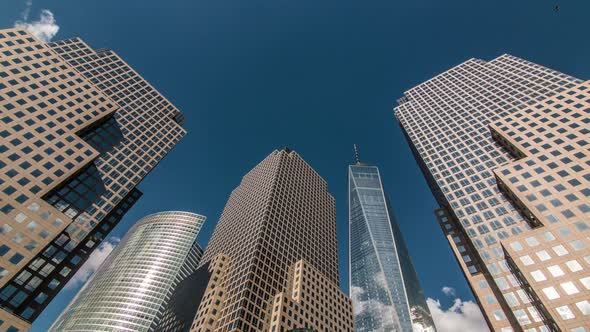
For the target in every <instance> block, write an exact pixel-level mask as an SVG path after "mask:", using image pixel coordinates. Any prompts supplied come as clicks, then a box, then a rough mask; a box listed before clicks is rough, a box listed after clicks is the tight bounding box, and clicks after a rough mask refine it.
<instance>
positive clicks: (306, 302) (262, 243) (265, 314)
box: [162, 149, 353, 332]
mask: <svg viewBox="0 0 590 332" xmlns="http://www.w3.org/2000/svg"><path fill="white" fill-rule="evenodd" d="M200 265H201V267H202V268H206V269H208V270H209V275H210V277H209V282H208V285H207V288H206V291H205V292H204V294H203V295H202V299H201V303H200V306H199V309H198V311H197V313H196V316H195V319H194V321H193V323H192V329H191V331H201V332H205V331H219V332H221V331H244V332H251V331H273V332H285V331H290V330H291V329H295V328H311V329H313V330H315V331H326V332H328V331H330V332H334V331H352V324H353V323H352V306H351V301H350V299H349V298H348V297H347V296H346V295H345V294H344V293H343V292H342V291H341V290H340V289H339V279H338V253H337V240H336V210H335V201H334V198H333V197H332V196H331V195H330V194H329V193H328V188H327V184H326V182H325V181H324V180H323V179H322V178H321V177H320V176H319V175H318V174H317V173H316V172H315V171H314V170H313V169H312V168H311V167H310V166H309V165H308V164H307V163H306V162H305V161H304V160H303V159H302V158H301V157H300V156H299V155H298V154H297V153H295V152H294V151H290V150H288V149H284V150H280V151H274V152H273V153H271V154H270V155H269V156H268V157H267V158H266V159H264V160H263V161H262V162H261V163H260V164H258V165H257V166H256V167H254V169H252V170H251V171H250V172H249V173H248V174H246V176H244V178H243V180H242V182H241V184H240V185H239V186H238V187H237V188H236V189H235V190H234V191H233V192H232V194H231V196H230V198H229V200H228V202H227V204H226V206H225V209H224V211H223V214H222V216H221V218H220V220H219V223H218V225H217V227H216V228H215V232H214V234H213V236H212V238H211V241H210V242H209V245H208V246H207V249H206V250H205V253H204V255H203V258H202V260H201V264H200ZM162 330H166V329H165V328H163V329H162Z"/></svg>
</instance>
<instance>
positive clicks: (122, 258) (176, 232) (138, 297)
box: [49, 211, 205, 332]
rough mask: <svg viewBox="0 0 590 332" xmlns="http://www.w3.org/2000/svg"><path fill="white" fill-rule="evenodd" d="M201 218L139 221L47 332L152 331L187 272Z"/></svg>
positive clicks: (196, 252)
mask: <svg viewBox="0 0 590 332" xmlns="http://www.w3.org/2000/svg"><path fill="white" fill-rule="evenodd" d="M204 221H205V217H203V216H200V215H198V214H194V213H189V212H177V211H172V212H160V213H155V214H151V215H149V216H146V217H144V218H142V219H141V220H139V221H138V222H137V223H136V224H135V225H134V226H133V227H132V228H131V229H130V230H129V232H127V235H126V236H125V238H124V239H123V240H122V241H121V243H120V244H119V245H118V246H117V247H116V248H115V250H113V252H112V253H111V254H110V255H109V256H108V257H107V259H106V260H105V261H104V262H103V263H102V265H101V266H100V267H99V268H98V270H97V271H96V273H95V274H94V275H93V276H92V278H91V279H90V280H88V282H87V283H86V284H85V285H84V287H83V288H82V289H81V290H80V292H79V293H78V294H77V295H76V297H75V298H74V300H72V302H71V303H70V304H69V305H68V307H67V308H66V309H65V310H64V311H63V313H62V314H61V315H60V316H59V317H58V318H57V320H56V321H55V323H53V325H52V326H51V328H50V329H49V331H54V332H58V331H138V332H139V331H151V330H153V328H154V327H153V326H155V325H157V323H158V321H159V319H161V318H162V314H163V312H164V309H165V307H166V305H167V303H168V301H169V300H170V297H171V295H172V292H173V290H174V288H175V287H176V286H177V285H178V284H179V282H180V281H181V280H183V279H184V278H186V277H187V276H189V275H190V274H192V273H193V272H194V271H195V270H196V268H197V266H198V264H199V261H200V258H201V255H202V253H203V252H202V250H201V248H200V247H199V246H198V244H197V243H196V241H195V240H196V237H197V235H198V234H199V231H200V230H201V227H202V225H203V223H204Z"/></svg>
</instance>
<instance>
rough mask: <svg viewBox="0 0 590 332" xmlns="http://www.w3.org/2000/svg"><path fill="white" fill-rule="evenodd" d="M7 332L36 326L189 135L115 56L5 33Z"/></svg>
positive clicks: (1, 70)
mask: <svg viewBox="0 0 590 332" xmlns="http://www.w3.org/2000/svg"><path fill="white" fill-rule="evenodd" d="M0 49H2V52H1V54H0V243H1V245H0V330H2V329H8V328H13V329H18V330H26V329H27V328H28V327H29V326H30V323H31V322H33V321H34V320H35V319H36V317H37V316H38V315H39V314H40V313H41V311H42V310H43V309H44V308H45V307H46V306H47V305H48V304H49V302H50V301H51V300H52V299H53V298H54V297H55V295H56V294H57V293H58V292H59V291H60V290H61V288H62V287H63V286H64V285H65V284H66V283H67V282H68V280H69V279H70V278H71V277H72V276H73V275H74V274H75V273H76V271H77V270H78V269H79V268H80V266H82V264H84V262H85V261H86V260H87V258H88V256H89V255H90V254H91V253H92V252H93V250H94V249H96V248H97V247H98V246H99V245H100V243H101V242H102V241H103V240H104V238H105V237H106V236H107V235H108V234H109V232H110V231H111V230H112V229H113V227H114V226H115V225H117V223H118V222H119V221H120V220H121V218H122V217H123V215H124V214H125V213H126V212H127V211H128V210H129V208H131V206H133V204H134V203H135V202H136V201H137V200H138V199H139V198H140V196H141V192H140V191H139V190H138V189H137V188H136V187H137V185H138V184H139V183H140V182H141V181H142V179H143V178H144V177H145V176H146V175H147V174H148V173H149V172H150V171H151V170H152V169H153V168H154V167H155V166H156V165H157V164H158V162H159V161H160V160H162V159H163V158H164V157H165V156H166V154H167V153H168V152H169V151H170V150H171V149H172V148H173V147H174V146H175V145H176V143H178V141H179V140H180V139H181V138H182V137H183V136H184V134H185V133H186V131H185V130H184V129H183V128H182V121H183V118H182V115H181V113H180V112H179V110H178V109H176V107H174V106H173V105H172V104H171V103H170V102H169V101H168V100H166V99H165V98H164V97H163V96H162V95H161V94H160V93H159V92H158V91H157V90H155V89H154V88H153V87H152V86H151V85H150V84H149V83H148V82H146V81H145V80H144V79H143V78H142V77H141V76H140V75H139V74H138V73H136V72H135V71H134V70H133V69H132V68H131V67H130V66H129V65H128V64H126V63H125V62H124V61H123V60H122V59H121V58H120V57H119V56H118V55H117V54H116V53H114V52H113V51H111V50H105V49H103V50H100V51H95V50H93V49H92V48H90V47H89V46H88V45H86V44H85V43H84V42H83V41H81V40H80V39H77V38H76V39H68V40H66V41H60V42H57V43H53V44H46V43H43V42H40V41H39V40H37V39H35V37H33V36H32V35H31V34H30V33H28V32H26V31H24V30H19V29H8V30H0Z"/></svg>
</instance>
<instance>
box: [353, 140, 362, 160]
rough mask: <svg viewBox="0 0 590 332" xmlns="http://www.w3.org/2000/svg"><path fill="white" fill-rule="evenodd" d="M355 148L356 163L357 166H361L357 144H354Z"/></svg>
mask: <svg viewBox="0 0 590 332" xmlns="http://www.w3.org/2000/svg"><path fill="white" fill-rule="evenodd" d="M353 147H354V162H355V163H357V164H360V163H361V161H360V159H359V150H358V148H357V147H356V144H353Z"/></svg>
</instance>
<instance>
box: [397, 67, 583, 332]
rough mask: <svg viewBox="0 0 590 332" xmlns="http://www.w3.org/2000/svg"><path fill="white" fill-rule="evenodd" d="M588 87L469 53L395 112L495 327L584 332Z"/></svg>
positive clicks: (565, 77) (551, 72)
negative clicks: (467, 56)
mask: <svg viewBox="0 0 590 332" xmlns="http://www.w3.org/2000/svg"><path fill="white" fill-rule="evenodd" d="M589 88H590V85H589V82H583V81H582V80H579V79H577V78H574V77H571V76H568V75H566V74H563V73H560V72H557V71H554V70H551V69H548V68H545V67H542V66H540V65H537V64H534V63H531V62H528V61H525V60H522V59H519V58H516V57H513V56H510V55H502V56H500V57H498V58H496V59H494V60H492V61H489V62H485V61H482V60H476V59H471V60H468V61H467V62H465V63H463V64H461V65H459V66H457V67H454V68H452V69H451V70H449V71H447V72H445V73H443V74H440V75H438V76H436V77H434V78H432V79H431V80H429V81H427V82H425V83H422V84H420V85H419V86H417V87H415V88H412V89H410V90H409V91H407V92H406V93H405V95H404V97H403V98H402V99H400V100H399V105H398V106H397V107H396V113H395V114H396V116H397V118H398V120H399V122H400V124H401V126H402V128H403V130H404V133H405V135H406V138H407V139H408V142H409V143H410V146H411V147H412V150H413V152H414V155H415V157H416V160H417V161H418V163H419V164H420V166H421V168H422V171H423V173H424V175H425V177H426V178H427V180H428V182H429V184H430V186H431V189H432V191H433V193H434V195H435V197H436V199H437V201H438V202H439V204H440V206H441V208H440V209H439V210H437V211H436V214H437V217H438V219H439V222H440V224H441V226H442V229H443V231H444V233H445V235H446V237H447V239H448V241H449V244H450V245H451V248H452V250H453V252H454V254H455V255H456V256H457V260H458V262H459V264H460V266H461V268H462V269H463V272H464V274H465V276H466V278H467V280H468V282H469V284H470V286H471V289H472V290H473V292H474V294H475V296H476V299H477V301H478V302H479V304H480V307H481V308H482V311H483V312H484V315H485V317H486V319H487V321H488V324H489V326H490V327H491V328H492V329H493V330H494V331H502V332H506V331H526V332H533V331H542V332H545V331H568V332H584V331H590V303H589V302H588V299H589V298H590V249H589V248H590V232H589V229H590V227H589V226H590V198H589V197H590V173H589V172H590V159H589V149H588V146H589V145H588V143H589V142H590V92H589Z"/></svg>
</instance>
